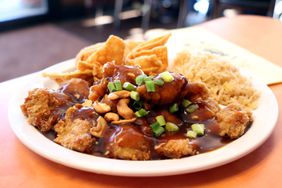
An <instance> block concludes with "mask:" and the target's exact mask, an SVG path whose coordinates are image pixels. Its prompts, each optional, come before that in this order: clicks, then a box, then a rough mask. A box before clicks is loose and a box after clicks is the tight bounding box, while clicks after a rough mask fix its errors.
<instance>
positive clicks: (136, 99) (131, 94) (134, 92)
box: [130, 91, 140, 101]
mask: <svg viewBox="0 0 282 188" xmlns="http://www.w3.org/2000/svg"><path fill="white" fill-rule="evenodd" d="M130 97H131V98H132V99H133V100H135V101H139V100H140V96H139V93H138V92H136V91H131V92H130Z"/></svg>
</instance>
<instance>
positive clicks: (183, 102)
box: [182, 99, 192, 108]
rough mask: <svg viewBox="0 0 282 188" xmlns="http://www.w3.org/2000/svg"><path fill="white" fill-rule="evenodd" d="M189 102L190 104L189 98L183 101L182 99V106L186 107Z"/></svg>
mask: <svg viewBox="0 0 282 188" xmlns="http://www.w3.org/2000/svg"><path fill="white" fill-rule="evenodd" d="M190 104H192V102H191V101H189V100H187V99H183V101H182V106H183V107H184V108H186V107H188V106H189V105H190Z"/></svg>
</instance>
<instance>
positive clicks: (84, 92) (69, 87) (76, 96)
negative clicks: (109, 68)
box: [59, 78, 89, 101]
mask: <svg viewBox="0 0 282 188" xmlns="http://www.w3.org/2000/svg"><path fill="white" fill-rule="evenodd" d="M59 91H61V92H62V93H64V94H66V95H68V96H70V97H71V98H72V99H73V100H75V101H81V100H83V99H87V98H88V95H89V86H88V82H86V81H85V80H82V79H79V78H73V79H71V80H68V81H67V82H65V83H64V84H63V85H62V86H61V88H60V89H59Z"/></svg>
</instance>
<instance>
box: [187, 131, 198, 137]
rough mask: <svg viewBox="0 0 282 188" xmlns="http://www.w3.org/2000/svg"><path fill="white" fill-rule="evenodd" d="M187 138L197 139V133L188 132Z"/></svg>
mask: <svg viewBox="0 0 282 188" xmlns="http://www.w3.org/2000/svg"><path fill="white" fill-rule="evenodd" d="M186 136H187V137H188V138H196V137H197V133H196V132H194V131H188V132H187V133H186Z"/></svg>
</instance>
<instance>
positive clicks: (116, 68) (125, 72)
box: [103, 62, 144, 84]
mask: <svg viewBox="0 0 282 188" xmlns="http://www.w3.org/2000/svg"><path fill="white" fill-rule="evenodd" d="M103 73H104V78H107V77H112V80H120V81H121V82H122V83H124V82H130V83H133V84H135V78H136V77H137V76H138V75H140V74H144V73H143V71H142V70H141V69H140V68H139V67H137V66H125V65H116V64H115V63H113V62H109V63H107V64H105V65H104V67H103Z"/></svg>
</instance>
